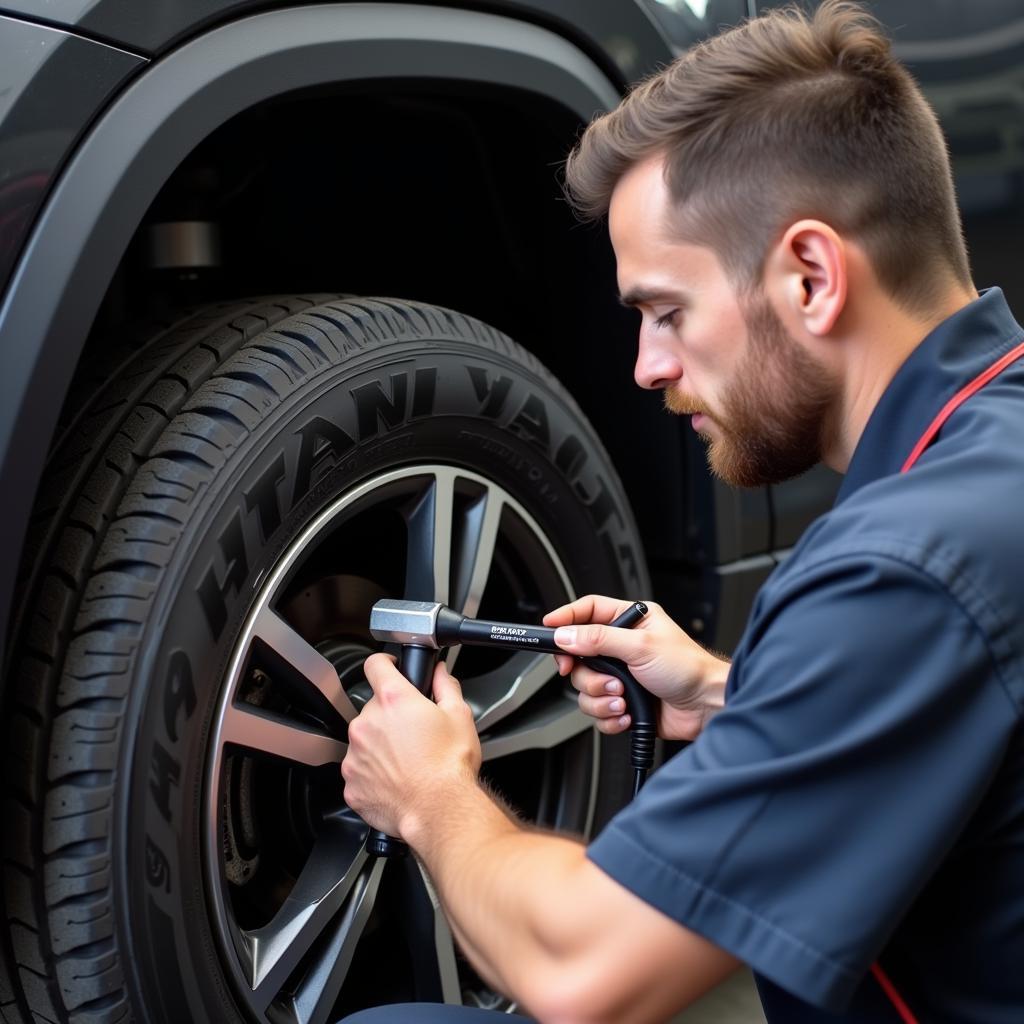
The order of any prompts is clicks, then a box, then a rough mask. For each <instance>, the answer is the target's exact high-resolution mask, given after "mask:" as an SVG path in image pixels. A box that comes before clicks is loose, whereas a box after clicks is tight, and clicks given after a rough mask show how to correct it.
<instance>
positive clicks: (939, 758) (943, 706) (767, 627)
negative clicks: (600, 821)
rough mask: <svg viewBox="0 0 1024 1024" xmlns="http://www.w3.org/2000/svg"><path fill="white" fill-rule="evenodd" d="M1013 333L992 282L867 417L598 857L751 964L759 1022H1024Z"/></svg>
mask: <svg viewBox="0 0 1024 1024" xmlns="http://www.w3.org/2000/svg"><path fill="white" fill-rule="evenodd" d="M1022 338H1024V331H1022V329H1021V328H1020V327H1019V326H1018V325H1017V324H1016V323H1015V322H1014V320H1013V317H1012V316H1011V314H1010V311H1009V309H1008V308H1007V306H1006V303H1005V301H1004V299H1003V295H1002V292H1000V291H999V290H998V289H992V290H990V291H988V292H986V293H984V294H983V295H982V297H981V298H979V299H977V300H976V301H975V302H972V303H971V304H970V305H969V306H967V307H965V308H964V309H962V310H960V311H959V312H957V313H956V314H955V315H954V316H952V317H950V318H949V319H948V320H946V321H945V322H943V323H942V324H941V325H940V326H939V327H937V328H936V329H935V330H934V331H932V332H931V333H930V334H929V335H928V336H927V337H926V338H925V339H924V340H923V341H922V342H921V344H920V345H919V346H918V347H917V348H916V349H915V350H914V351H913V353H912V354H911V355H910V357H909V358H908V359H907V361H906V362H905V363H904V365H903V366H902V367H901V368H900V369H899V371H898V372H897V374H896V375H895V377H894V378H893V380H892V382H891V383H890V385H889V387H888V388H887V390H886V391H885V393H884V395H883V396H882V398H881V400H880V401H879V403H878V405H877V407H876V408H875V410H874V412H873V413H872V415H871V418H870V420H869V421H868V424H867V427H866V428H865V431H864V434H863V436H862V438H861V440H860V443H859V444H858V446H857V450H856V452H855V454H854V457H853V459H852V461H851V464H850V467H849V472H848V473H847V475H846V479H845V480H844V482H843V486H842V489H841V490H840V493H839V496H838V499H837V501H836V505H835V507H834V508H833V509H832V510H831V511H830V512H829V513H828V514H826V515H825V516H823V517H822V518H821V519H819V520H818V521H817V522H816V523H814V525H813V526H811V527H810V529H808V531H807V532H806V533H805V535H804V536H803V537H802V538H801V540H800V542H799V544H798V545H797V546H796V548H795V550H794V551H793V552H792V554H791V555H790V556H789V557H788V558H787V559H786V560H785V561H783V562H782V563H781V565H780V566H779V567H778V568H777V569H776V570H775V572H774V573H773V574H772V576H771V577H770V579H769V580H768V581H767V583H765V585H764V587H763V588H762V589H761V592H760V593H759V594H758V597H757V600H756V602H755V604H754V607H753V610H752V613H751V617H750V621H749V623H748V625H747V629H746V632H745V633H744V636H743V638H742V640H741V641H740V645H739V648H738V650H737V652H736V655H735V659H734V661H733V665H732V669H731V671H730V675H729V684H728V689H727V703H726V707H725V709H724V710H723V711H721V712H720V713H719V714H718V715H717V716H716V717H715V718H714V719H713V720H712V721H711V723H710V724H709V725H708V727H707V728H706V729H705V730H704V732H703V733H702V734H701V736H700V737H699V739H698V740H697V741H696V742H695V743H693V744H692V745H691V746H689V747H688V748H687V749H686V750H684V751H683V752H682V753H680V754H678V755H677V756H675V757H674V758H673V759H672V760H671V761H669V762H668V763H667V764H666V765H665V766H664V767H662V768H661V769H660V770H659V771H658V772H657V773H656V774H655V775H654V776H653V777H652V779H651V781H650V782H649V783H648V785H647V787H646V788H645V789H644V790H643V792H642V793H641V794H640V796H639V798H638V799H637V800H635V801H634V802H633V803H632V804H631V805H630V806H629V807H627V808H626V809H625V810H624V811H622V812H621V813H620V814H619V815H618V816H617V817H616V818H615V819H614V820H613V821H612V823H611V824H610V825H609V826H608V827H607V828H606V829H605V831H604V832H603V833H602V834H601V835H600V836H599V837H598V838H597V839H596V840H595V841H594V843H593V844H592V845H591V847H590V850H589V856H590V857H591V859H592V860H593V861H594V862H595V863H596V864H597V865H598V866H600V867H601V868H602V869H603V870H604V871H606V872H607V873H608V874H609V875H611V876H612V877H613V878H615V879H616V880H618V881H619V882H620V883H621V884H622V885H624V886H626V887H627V888H629V889H630V890H631V891H633V892H634V893H636V894H637V895H638V896H640V897H641V898H642V899H643V900H645V901H646V902H648V903H650V904H652V905H653V906H655V907H656V908H658V909H659V910H661V911H662V912H664V913H665V914H667V915H668V916H669V917H672V918H674V919H675V920H677V921H679V922H680V923H681V924H683V925H685V926H686V927H687V928H690V929H692V930H693V931H695V932H698V933H700V934H701V935H704V936H706V937H707V938H708V939H710V940H711V941H713V942H714V943H716V944H717V945H719V946H721V947H722V948H723V949H726V950H728V951H729V952H731V953H733V954H734V955H735V956H737V957H739V958H740V959H741V960H744V961H746V962H747V963H748V964H750V965H751V966H752V967H753V969H754V971H755V973H756V975H757V980H758V986H759V989H760V992H761V998H762V1002H763V1004H764V1006H765V1012H766V1014H767V1016H768V1019H769V1021H772V1022H783V1024H798V1022H803V1021H831V1022H835V1021H837V1020H842V1021H857V1022H865V1024H866V1022H871V1024H878V1022H884V1021H899V1020H900V1016H899V1014H898V1012H897V1010H896V1009H895V1008H894V1007H893V1005H892V1003H891V1002H890V1001H889V999H888V998H887V997H886V995H885V993H884V992H883V990H882V987H881V985H880V982H879V981H878V980H877V979H876V977H875V976H874V975H873V974H872V972H871V968H872V964H873V963H875V962H876V961H877V962H879V964H880V967H881V969H882V971H884V973H885V975H886V976H887V977H888V978H889V979H890V980H891V982H892V984H893V985H894V986H895V989H896V990H897V991H898V993H899V995H900V996H901V997H902V998H903V1000H904V1001H905V1002H906V1004H907V1006H908V1007H909V1009H910V1011H911V1012H912V1013H913V1014H914V1015H915V1017H916V1019H917V1020H918V1021H920V1022H922V1024H924V1022H931V1021H962V1022H968V1021H970V1022H977V1024H1003V1022H1006V1024H1010V1022H1013V1024H1021V1022H1022V1021H1024V733H1022V725H1021V713H1022V708H1024V360H1022V361H1020V362H1017V363H1015V364H1013V365H1012V366H1010V368H1009V369H1007V370H1005V371H1004V372H1003V373H1002V374H1001V375H1000V376H998V377H996V378H995V379H994V380H993V381H991V382H990V383H989V384H988V385H987V386H986V387H985V388H984V389H983V390H981V391H979V392H978V393H977V394H975V395H973V396H972V397H971V398H969V399H968V400H967V401H966V402H965V403H964V404H963V405H962V406H961V407H960V408H959V409H958V410H957V411H956V412H955V413H953V415H952V417H951V418H950V419H949V420H948V421H947V423H946V425H945V426H944V427H943V428H942V430H941V432H940V433H939V435H938V437H937V439H936V440H935V442H934V443H933V444H932V445H931V447H929V448H928V449H927V450H926V451H925V453H924V454H923V455H922V457H921V458H920V460H919V462H918V463H917V464H916V465H915V466H914V467H913V468H912V469H911V470H910V471H909V472H907V473H905V474H901V473H900V467H901V466H902V464H903V462H904V460H905V459H906V458H907V456H908V454H909V453H910V451H911V450H912V449H913V447H914V445H915V443H916V442H917V440H918V438H919V437H920V436H921V435H922V434H923V433H924V431H925V429H926V428H927V427H928V425H929V423H930V422H931V421H932V419H933V418H934V417H935V415H936V414H937V413H938V412H939V410H940V409H941V408H942V407H943V406H944V405H945V404H946V402H947V401H948V400H949V399H950V398H951V397H952V396H953V395H954V394H955V393H956V392H958V391H959V390H960V389H961V388H962V387H963V386H964V385H965V384H967V383H968V382H969V381H971V380H973V379H974V378H975V377H976V376H977V375H978V374H979V373H981V372H982V371H983V370H985V369H987V368H988V367H989V366H990V365H991V364H992V363H993V362H995V361H996V360H997V359H998V358H999V357H1000V356H1001V355H1003V354H1004V353H1006V352H1008V351H1010V349H1012V348H1013V347H1014V346H1015V345H1017V344H1018V343H1019V342H1020V341H1021V340H1022Z"/></svg>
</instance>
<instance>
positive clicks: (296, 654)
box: [253, 608, 356, 722]
mask: <svg viewBox="0 0 1024 1024" xmlns="http://www.w3.org/2000/svg"><path fill="white" fill-rule="evenodd" d="M253 637H254V638H258V639H259V640H261V641H262V642H263V643H264V644H265V645H266V646H267V647H269V648H270V649H271V650H272V651H274V653H275V654H277V656H278V657H279V658H281V659H282V660H283V661H284V662H285V663H286V664H288V665H289V666H291V668H292V669H294V671H295V672H296V673H297V674H298V675H299V676H300V677H301V679H302V680H303V681H304V682H306V683H308V684H309V685H310V686H312V687H313V689H314V690H316V691H317V692H318V693H319V694H320V696H321V697H322V698H323V699H324V700H325V701H326V702H327V703H328V704H329V705H330V706H331V707H332V708H333V709H334V710H335V712H336V713H337V714H338V715H340V716H341V717H342V718H343V719H344V720H345V721H346V722H351V721H352V719H353V718H355V717H356V709H355V708H354V707H353V706H352V701H351V700H350V699H349V696H348V694H347V693H346V692H345V688H344V687H343V686H342V685H341V680H340V679H339V678H338V673H337V672H336V671H335V668H334V666H333V665H332V664H331V663H330V662H329V661H328V660H327V659H326V658H325V657H323V655H322V654H320V652H319V651H317V650H316V648H315V647H313V646H312V644H310V643H308V642H307V641H306V640H304V639H303V638H302V636H300V635H299V634H298V633H297V632H296V631H295V630H294V629H292V627H291V626H289V625H288V623H287V622H285V620H284V619H282V618H281V617H280V616H279V615H277V614H275V613H274V612H273V611H271V610H270V609H269V608H263V609H262V610H261V611H260V613H259V615H258V616H257V617H256V621H255V623H254V624H253Z"/></svg>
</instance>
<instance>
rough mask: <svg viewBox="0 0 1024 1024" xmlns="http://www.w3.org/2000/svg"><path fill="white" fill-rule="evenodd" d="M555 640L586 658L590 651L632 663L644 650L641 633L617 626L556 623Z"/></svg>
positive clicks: (595, 623)
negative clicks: (561, 624)
mask: <svg viewBox="0 0 1024 1024" xmlns="http://www.w3.org/2000/svg"><path fill="white" fill-rule="evenodd" d="M555 643H556V644H558V646H559V647H561V648H562V650H563V651H566V652H568V653H569V654H575V655H576V656H577V657H580V658H586V657H589V656H590V655H593V654H603V655H605V656H606V657H610V658H618V659H619V660H620V661H625V662H627V663H629V662H635V661H637V660H638V658H639V656H640V654H641V652H642V651H643V645H644V640H643V634H642V633H640V632H639V631H637V630H632V629H616V628H615V627H613V626H603V625H601V624H600V623H597V622H591V623H588V624H586V625H583V626H559V627H558V629H556V630H555Z"/></svg>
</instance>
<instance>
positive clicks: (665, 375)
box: [633, 324, 683, 391]
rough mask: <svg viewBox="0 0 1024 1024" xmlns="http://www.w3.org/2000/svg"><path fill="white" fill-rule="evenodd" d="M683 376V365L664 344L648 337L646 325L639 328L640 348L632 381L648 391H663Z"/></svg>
mask: <svg viewBox="0 0 1024 1024" xmlns="http://www.w3.org/2000/svg"><path fill="white" fill-rule="evenodd" d="M682 376H683V364H682V363H681V362H680V361H679V359H678V357H677V356H676V355H675V353H674V352H672V351H671V350H670V349H669V348H667V347H666V346H665V345H664V344H659V343H658V342H657V341H656V340H654V339H653V338H651V337H650V334H649V332H648V330H647V325H646V324H644V325H643V326H641V328H640V346H639V349H638V350H637V355H636V366H635V367H634V368H633V379H634V380H635V381H636V382H637V384H639V385H640V387H642V388H646V389H647V390H649V391H663V390H664V389H665V388H666V387H668V386H669V385H670V384H674V383H676V382H677V381H678V380H679V379H680V378H681V377H682Z"/></svg>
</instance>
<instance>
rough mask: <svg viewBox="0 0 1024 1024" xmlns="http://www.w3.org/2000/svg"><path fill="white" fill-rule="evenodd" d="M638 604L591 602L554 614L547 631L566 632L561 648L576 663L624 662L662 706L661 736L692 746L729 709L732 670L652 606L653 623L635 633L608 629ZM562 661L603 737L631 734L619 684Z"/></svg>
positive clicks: (558, 637) (559, 636) (647, 619)
mask: <svg viewBox="0 0 1024 1024" xmlns="http://www.w3.org/2000/svg"><path fill="white" fill-rule="evenodd" d="M631 603H632V602H630V601H619V600H616V599H615V598H611V597H600V596H597V595H593V594H592V595H590V596H589V597H581V598H580V599H579V600H578V601H573V602H572V604H567V605H563V606H562V607H561V608H556V609H555V610H554V611H551V612H548V614H547V615H545V616H544V625H545V626H555V627H566V628H564V629H558V631H557V632H556V633H555V642H556V643H557V644H558V645H559V647H561V648H562V649H563V650H565V651H567V652H569V653H570V654H572V655H575V656H576V657H577V658H578V657H584V656H587V655H594V654H601V655H604V656H605V657H610V658H618V659H619V660H620V661H624V662H625V663H626V665H627V666H628V667H629V670H630V672H632V673H633V675H634V677H635V678H636V680H637V682H638V683H640V685H641V686H643V687H645V688H646V689H647V690H649V691H650V692H651V693H652V694H653V695H654V696H655V697H658V698H660V704H659V707H658V735H659V736H661V738H662V739H666V740H692V739H694V738H696V736H697V735H698V734H699V733H700V731H701V729H703V728H704V725H705V724H706V723H707V721H708V720H709V719H710V718H711V717H712V715H714V713H715V712H716V711H718V710H720V709H721V708H722V706H723V703H724V698H725V680H726V677H727V676H728V674H729V663H728V661H726V660H724V659H721V658H716V657H715V656H714V655H713V654H711V653H709V652H708V651H706V650H704V648H703V647H701V646H700V644H698V643H697V642H696V641H695V640H692V639H691V638H690V637H689V636H687V634H686V633H685V632H683V630H682V629H680V628H679V626H677V625H676V624H675V622H673V621H672V619H670V618H669V617H668V615H667V614H666V613H665V611H664V609H663V608H662V607H661V606H660V605H658V604H655V603H654V602H652V601H647V602H645V603H646V605H647V608H648V612H647V615H645V616H644V618H643V619H642V620H641V621H640V622H639V623H638V624H637V625H636V626H634V627H633V628H632V629H612V628H610V627H609V626H607V625H604V623H608V622H611V621H612V619H614V618H615V617H616V616H617V615H619V614H620V613H622V612H623V611H625V610H626V609H627V608H628V607H629V606H630V604H631ZM555 660H556V661H557V662H558V671H559V674H560V675H563V676H564V675H567V674H568V673H570V672H571V673H572V684H573V686H574V687H575V688H576V689H577V690H579V692H580V697H579V703H580V710H581V711H583V712H584V713H585V714H588V715H590V716H591V717H593V718H596V719H597V728H598V729H599V730H600V731H601V732H603V733H608V734H610V735H611V734H614V733H620V732H624V731H625V730H626V729H628V728H629V725H630V716H629V715H628V714H626V713H625V703H624V699H623V686H622V683H621V682H619V680H618V679H616V678H614V676H607V675H603V674H602V673H599V672H595V671H594V670H593V669H590V668H587V667H586V666H585V665H581V664H580V663H579V662H578V661H576V659H575V658H574V657H569V655H568V654H564V655H563V654H556V655H555Z"/></svg>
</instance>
